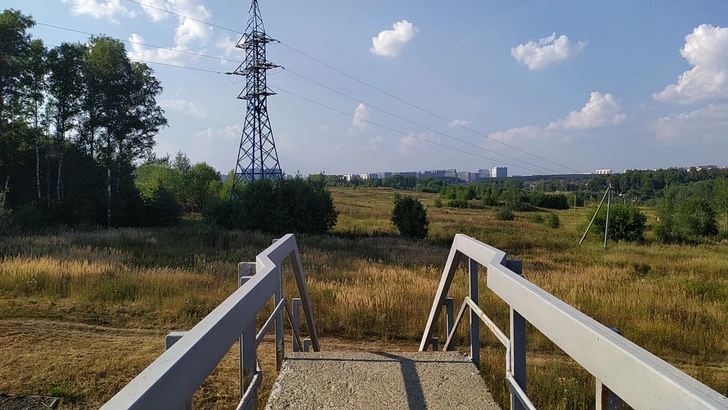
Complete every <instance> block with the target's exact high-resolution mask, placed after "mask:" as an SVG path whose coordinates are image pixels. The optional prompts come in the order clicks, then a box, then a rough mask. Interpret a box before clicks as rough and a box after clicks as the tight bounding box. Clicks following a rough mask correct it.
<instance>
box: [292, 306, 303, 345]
mask: <svg viewBox="0 0 728 410" xmlns="http://www.w3.org/2000/svg"><path fill="white" fill-rule="evenodd" d="M301 303H302V302H301V298H293V300H291V310H292V313H293V314H292V315H291V316H293V320H292V322H293V323H292V324H291V326H293V331H294V332H295V334H299V335H300V334H301V317H300V308H301ZM302 350H303V346H299V345H298V339H296V338H295V337H294V338H293V351H294V352H300V351H302Z"/></svg>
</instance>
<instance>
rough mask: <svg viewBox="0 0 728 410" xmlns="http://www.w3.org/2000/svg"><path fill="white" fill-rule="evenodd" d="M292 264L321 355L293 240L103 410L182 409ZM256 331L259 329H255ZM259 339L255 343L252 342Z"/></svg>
mask: <svg viewBox="0 0 728 410" xmlns="http://www.w3.org/2000/svg"><path fill="white" fill-rule="evenodd" d="M289 256H290V259H291V262H292V265H293V274H294V276H295V278H296V283H297V285H298V290H299V294H300V297H301V300H302V302H303V303H302V305H303V310H304V315H305V317H306V323H307V325H308V331H309V336H310V338H311V343H312V345H313V348H314V350H315V351H318V350H319V342H318V335H317V333H316V328H315V326H314V320H313V311H312V310H311V303H310V299H309V297H308V290H307V287H306V280H305V277H304V274H303V265H302V264H301V257H300V254H299V252H298V246H297V244H296V239H295V237H294V236H293V235H291V234H288V235H286V236H284V237H283V238H281V239H279V240H278V241H276V242H275V243H274V244H273V245H271V246H269V247H268V248H267V249H266V250H264V251H263V252H261V253H260V254H259V255H258V256H257V257H256V272H257V273H256V274H255V275H254V276H252V277H250V279H248V280H247V281H246V282H245V283H244V284H243V285H242V286H241V287H240V288H238V290H236V291H235V292H234V293H233V294H232V295H230V297H228V298H227V299H226V300H225V301H224V302H222V303H221V304H220V305H219V306H218V307H217V308H215V310H213V311H212V312H210V314H209V315H207V316H206V317H205V318H204V319H202V320H201V321H200V322H199V323H198V324H197V325H196V326H195V327H193V328H192V329H191V330H190V331H189V332H187V334H186V335H185V336H184V337H182V338H181V339H180V340H179V341H178V342H177V343H175V344H174V345H173V346H172V347H171V348H170V349H169V350H167V351H166V352H165V353H164V354H162V355H161V356H160V357H159V358H157V360H155V361H154V362H153V363H152V364H150V365H149V367H147V368H146V369H144V371H142V372H141V373H140V374H139V375H138V376H137V377H136V378H134V379H133V380H132V381H131V382H130V383H129V384H128V385H126V387H124V388H123V389H122V390H121V391H119V393H117V394H116V395H115V396H114V397H113V398H112V399H111V400H109V401H108V402H107V403H106V404H105V405H104V406H103V407H102V409H105V410H111V409H114V410H116V409H150V410H151V409H178V408H185V406H186V404H188V403H189V400H190V397H192V395H193V394H194V393H195V391H197V389H198V388H199V387H200V385H202V383H203V382H204V381H205V379H207V377H208V376H209V375H210V373H211V372H212V371H213V370H214V368H215V366H217V364H218V363H219V362H220V360H222V358H223V357H224V356H225V354H226V353H227V352H228V351H229V350H230V348H231V347H232V346H233V344H234V343H235V342H236V341H237V340H238V338H239V337H240V335H241V333H243V331H244V330H245V329H247V328H248V327H249V326H250V325H251V324H252V325H253V326H254V321H255V318H256V315H257V314H258V312H260V310H261V309H262V308H263V306H265V304H266V303H267V302H268V301H269V300H270V299H271V297H272V296H273V295H274V294H275V293H276V291H277V290H278V291H279V289H280V288H281V276H280V266H281V264H282V262H283V260H284V259H285V258H286V257H289ZM253 329H254V328H253ZM254 341H255V338H253V342H254Z"/></svg>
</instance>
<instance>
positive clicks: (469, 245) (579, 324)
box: [420, 234, 728, 410]
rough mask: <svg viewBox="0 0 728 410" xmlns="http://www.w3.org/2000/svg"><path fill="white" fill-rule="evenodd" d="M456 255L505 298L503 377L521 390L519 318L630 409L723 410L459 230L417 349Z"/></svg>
mask: <svg viewBox="0 0 728 410" xmlns="http://www.w3.org/2000/svg"><path fill="white" fill-rule="evenodd" d="M462 257H465V258H469V259H470V262H471V264H470V265H471V278H472V277H475V279H477V278H478V277H477V265H478V264H479V265H480V266H484V267H486V268H487V286H488V288H489V289H491V290H492V291H493V292H494V293H495V294H496V295H498V296H499V297H500V298H501V299H502V300H504V301H505V302H506V303H507V304H508V305H510V308H511V337H510V339H509V347H508V355H509V361H510V365H511V367H512V368H511V372H510V373H509V374H508V375H507V376H509V377H510V378H511V379H513V380H510V379H509V383H511V384H513V383H515V384H517V385H518V386H519V388H520V389H521V390H524V391H525V359H526V358H525V321H528V322H530V323H531V324H532V325H533V326H534V327H535V328H536V329H538V330H539V331H540V332H541V333H542V334H543V335H544V336H546V337H547V338H548V339H550V340H551V341H552V342H554V344H556V346H558V347H559V348H560V349H561V350H563V351H564V352H565V353H566V354H568V355H569V356H571V357H572V358H573V359H574V360H575V361H576V362H577V363H579V364H580V365H581V366H582V367H583V368H584V369H585V370H587V371H588V372H589V373H590V374H592V375H593V376H594V377H595V378H596V379H597V380H598V381H600V382H601V383H603V384H604V385H606V386H609V389H610V390H611V391H612V392H614V393H616V394H617V395H618V396H619V397H621V398H622V399H623V400H624V401H625V402H627V403H629V405H630V406H632V408H636V409H663V408H668V409H678V408H679V409H715V410H717V409H723V410H728V398H726V397H725V396H723V395H721V394H720V393H718V392H716V391H714V390H712V389H710V388H709V387H707V386H705V385H703V384H702V383H700V382H698V381H697V380H695V379H693V378H692V377H690V376H688V375H687V374H685V373H683V372H682V371H680V370H678V369H677V368H675V367H674V366H672V365H670V364H669V363H667V362H665V361H664V360H662V359H660V358H659V357H657V356H655V355H653V354H652V353H650V352H648V351H647V350H645V349H643V348H641V347H640V346H638V345H636V344H634V343H632V342H630V341H629V340H627V339H625V338H623V337H622V336H620V335H618V334H617V333H615V332H613V331H612V330H611V329H610V328H608V327H606V326H604V325H602V324H601V323H599V322H597V321H595V320H594V319H592V318H590V317H588V316H586V315H585V314H584V313H582V312H580V311H578V310H577V309H575V308H573V307H571V306H569V305H568V304H566V303H564V302H563V301H561V300H560V299H558V298H556V297H555V296H553V295H551V294H550V293H548V292H546V291H545V290H543V289H541V288H540V287H538V286H536V285H534V284H533V283H531V282H529V281H528V280H526V279H525V278H523V277H522V276H520V275H519V274H517V273H516V272H514V271H513V270H511V269H509V267H508V266H510V264H511V262H512V261H508V260H507V259H506V254H505V253H504V252H503V251H501V250H499V249H497V248H494V247H492V246H489V245H487V244H485V243H483V242H480V241H478V240H476V239H474V238H471V237H468V236H466V235H462V234H458V235H456V236H455V239H454V241H453V245H452V248H451V249H450V253H449V255H448V259H447V263H446V265H445V269H444V271H443V275H442V277H441V279H440V284H439V286H438V289H437V293H436V294H435V299H434V301H433V304H432V308H431V310H430V315H429V318H428V320H427V324H426V326H425V331H424V333H423V336H422V340H421V342H420V350H421V351H424V350H427V348H428V346H429V345H430V343H432V340H433V333H434V326H435V324H436V323H437V320H438V318H439V315H440V312H441V310H442V306H443V304H444V303H445V299H446V298H447V293H448V291H449V289H450V285H451V284H452V280H453V276H454V274H455V271H456V270H457V268H458V265H459V262H460V259H461V258H462ZM474 264H475V266H476V271H475V272H476V274H475V275H474V276H473V275H472V269H473V265H474ZM473 289H476V291H477V283H476V284H475V287H474V286H473V284H472V283H471V292H472V291H473ZM473 299H474V300H473V301H474V302H477V299H476V298H473ZM471 309H472V307H471ZM524 319H525V320H524ZM475 322H476V323H477V321H475ZM471 326H473V321H472V320H471ZM514 332H516V334H517V336H515V337H514ZM476 338H477V335H476ZM471 339H472V336H471ZM473 343H478V342H477V340H475V341H473V340H471V346H473ZM514 390H515V388H513V387H512V392H514ZM516 396H518V394H516V393H515V392H514V393H512V399H511V403H512V406H513V407H514V408H523V407H522V406H521V403H520V401H519V403H518V405H516V404H514V399H516V401H518V399H517V397H516Z"/></svg>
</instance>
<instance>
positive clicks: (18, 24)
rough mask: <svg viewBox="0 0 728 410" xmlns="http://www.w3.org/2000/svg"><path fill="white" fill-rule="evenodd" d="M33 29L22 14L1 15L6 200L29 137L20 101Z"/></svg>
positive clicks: (0, 132) (1, 166) (1, 150)
mask: <svg viewBox="0 0 728 410" xmlns="http://www.w3.org/2000/svg"><path fill="white" fill-rule="evenodd" d="M33 26H35V21H33V19H32V18H31V17H29V16H24V15H23V14H21V13H20V11H17V10H4V11H3V12H2V13H0V177H4V178H3V179H4V181H3V179H0V186H4V187H5V188H6V189H4V196H3V200H5V199H6V198H5V197H6V196H7V195H8V193H9V192H12V189H10V188H9V187H10V174H11V170H10V168H11V166H13V165H14V163H15V162H16V161H17V157H18V154H19V152H18V150H19V148H20V146H21V139H22V138H23V137H25V136H26V134H25V132H24V129H23V128H24V127H25V121H24V118H23V116H22V104H21V101H20V99H21V92H22V91H21V88H22V79H23V78H24V76H25V72H26V70H27V57H28V53H29V51H30V38H31V37H30V34H28V32H27V31H28V29H30V28H32V27H33ZM3 182H4V183H3ZM6 202H7V201H6Z"/></svg>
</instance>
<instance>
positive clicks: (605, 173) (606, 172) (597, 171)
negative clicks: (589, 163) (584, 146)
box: [595, 168, 612, 175]
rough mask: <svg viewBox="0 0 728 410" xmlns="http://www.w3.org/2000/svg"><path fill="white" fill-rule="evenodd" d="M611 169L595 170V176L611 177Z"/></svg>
mask: <svg viewBox="0 0 728 410" xmlns="http://www.w3.org/2000/svg"><path fill="white" fill-rule="evenodd" d="M611 173H612V169H611V168H606V169H598V170H596V172H595V174H597V175H611Z"/></svg>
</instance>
